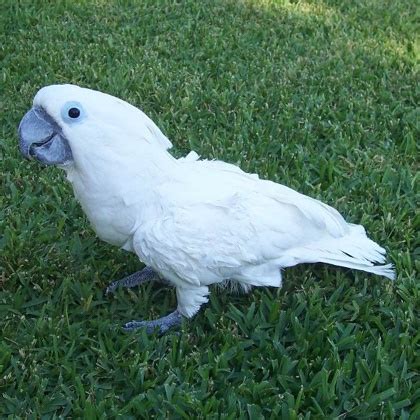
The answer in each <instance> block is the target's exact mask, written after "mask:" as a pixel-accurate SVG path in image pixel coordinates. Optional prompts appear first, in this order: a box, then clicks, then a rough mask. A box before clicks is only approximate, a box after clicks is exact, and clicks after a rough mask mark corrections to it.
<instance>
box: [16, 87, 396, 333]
mask: <svg viewBox="0 0 420 420" xmlns="http://www.w3.org/2000/svg"><path fill="white" fill-rule="evenodd" d="M18 137H19V148H20V151H21V153H22V155H23V156H24V157H25V158H28V159H31V160H36V161H38V162H40V163H42V164H44V165H56V166H57V167H59V168H61V169H63V170H64V171H65V173H66V176H67V180H68V181H69V182H70V184H71V185H72V187H73V191H74V195H75V197H76V199H77V200H78V201H79V203H80V205H81V207H82V209H83V211H84V213H85V214H86V216H87V218H88V219H89V221H90V223H91V225H92V227H93V229H94V230H95V232H96V234H97V235H98V237H99V238H100V239H102V240H104V241H106V242H108V243H110V244H113V245H116V246H118V247H120V248H122V249H124V250H126V251H129V252H132V253H135V254H136V255H137V257H138V258H139V260H140V261H141V262H142V263H144V264H145V268H144V269H143V270H141V271H139V272H136V273H134V274H132V275H130V276H128V277H125V278H123V279H120V280H117V281H114V282H112V283H111V284H110V285H109V286H108V288H107V293H113V292H114V291H115V290H116V289H117V288H118V287H134V286H137V285H139V284H142V283H144V282H147V281H155V280H156V281H159V280H160V281H164V282H167V283H169V284H170V285H172V286H174V287H175V290H176V298H177V308H176V309H175V310H174V311H173V312H171V313H169V314H168V315H166V316H163V317H161V318H158V319H153V320H133V321H130V322H127V323H125V325H124V326H123V328H124V329H125V330H127V331H132V330H136V329H138V328H144V329H145V330H146V332H147V333H153V332H158V333H161V334H163V333H166V332H167V331H168V330H169V329H171V328H174V327H179V326H180V325H181V323H182V321H183V319H184V318H191V317H193V316H194V315H195V314H196V313H197V312H198V311H199V309H200V307H201V306H202V305H203V304H205V303H206V302H208V298H209V293H210V292H209V287H210V286H211V285H214V284H221V285H222V284H226V283H227V282H230V283H233V284H236V285H237V286H238V287H239V288H240V289H243V290H244V291H245V292H247V291H249V290H250V289H251V288H252V287H254V286H256V287H258V286H271V287H281V286H282V271H283V270H284V269H285V268H288V267H292V266H295V265H297V264H302V263H326V264H331V265H334V266H340V267H346V268H349V269H356V270H362V271H365V272H369V273H374V274H376V275H381V276H384V277H386V278H389V279H391V280H392V279H394V278H395V270H394V267H393V265H392V264H389V263H388V264H386V259H385V255H386V251H385V249H384V248H382V247H381V246H380V245H378V244H377V243H375V242H374V241H372V240H371V239H369V238H368V236H367V235H366V231H365V229H364V227H363V226H361V225H356V224H352V223H347V222H346V221H345V219H344V218H343V216H342V215H341V214H340V213H339V212H338V211H337V210H335V209H334V208H333V207H331V206H329V205H327V204H324V203H322V202H321V201H318V200H316V199H314V198H311V197H308V196H306V195H303V194H301V193H299V192H297V191H295V190H293V189H291V188H288V187H286V186H284V185H281V184H279V183H275V182H273V181H270V180H264V179H260V178H259V176H258V175H256V174H249V173H246V172H244V171H242V170H241V169H240V168H239V167H238V166H236V165H233V164H231V163H226V162H223V161H221V160H206V159H200V158H199V156H198V155H197V153H196V152H194V151H192V152H190V154H189V155H187V156H186V157H185V158H180V159H176V158H175V157H173V156H172V155H171V153H170V152H169V150H170V148H171V147H172V143H171V141H170V140H169V139H168V138H167V137H166V136H165V135H164V134H163V133H162V131H161V130H160V129H159V128H158V127H157V125H156V124H155V123H154V122H153V121H152V120H151V119H150V118H149V117H148V116H147V115H146V114H144V113H143V112H142V111H141V110H140V109H138V108H136V107H135V106H133V105H131V104H129V103H127V102H125V101H123V100H121V99H119V98H116V97H114V96H111V95H108V94H106V93H103V92H100V91H95V90H91V89H88V88H84V87H79V86H76V85H70V84H56V85H49V86H45V87H43V88H41V89H40V90H39V91H38V92H37V93H36V95H35V97H34V99H33V105H32V108H31V109H30V110H29V111H28V112H27V113H26V114H25V115H24V117H23V118H22V120H21V122H20V124H19V127H18Z"/></svg>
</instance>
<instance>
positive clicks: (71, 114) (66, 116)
mask: <svg viewBox="0 0 420 420" xmlns="http://www.w3.org/2000/svg"><path fill="white" fill-rule="evenodd" d="M61 117H62V118H63V120H64V121H65V122H67V123H75V122H79V121H81V120H83V119H84V117H85V112H84V110H83V107H82V105H81V104H80V103H79V102H75V101H70V102H66V103H65V104H64V106H63V108H62V109H61Z"/></svg>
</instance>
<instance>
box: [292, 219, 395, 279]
mask: <svg viewBox="0 0 420 420" xmlns="http://www.w3.org/2000/svg"><path fill="white" fill-rule="evenodd" d="M349 227H350V232H349V234H348V235H345V236H343V237H341V238H331V239H327V240H321V241H319V242H316V243H314V244H311V245H310V246H308V247H305V248H304V249H301V251H303V253H302V254H301V255H300V256H301V257H304V258H305V259H306V261H305V262H323V263H327V264H333V265H337V266H340V267H346V268H353V269H356V270H363V271H367V272H369V273H374V274H377V275H380V276H384V277H387V278H389V279H390V280H395V270H394V266H393V265H392V264H384V263H385V254H386V251H385V249H384V248H382V247H381V246H379V245H378V244H377V243H376V242H374V241H372V240H371V239H369V238H368V237H367V236H366V232H365V229H364V228H363V226H360V225H353V224H349ZM300 262H303V261H300Z"/></svg>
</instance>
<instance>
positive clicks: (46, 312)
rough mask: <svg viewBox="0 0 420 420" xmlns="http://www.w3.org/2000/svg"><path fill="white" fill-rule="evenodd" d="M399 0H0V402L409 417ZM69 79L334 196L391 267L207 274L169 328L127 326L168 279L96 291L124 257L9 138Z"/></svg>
mask: <svg viewBox="0 0 420 420" xmlns="http://www.w3.org/2000/svg"><path fill="white" fill-rule="evenodd" d="M415 3H416V2H413V1H411V0H399V1H398V0H384V1H379V0H377V1H376V0H360V1H340V0H312V1H311V0H302V1H287V0H283V1H281V0H279V1H263V0H261V1H257V0H253V1H251V0H247V1H233V0H226V1H221V0H212V1H210V0H205V1H194V0H186V1H175V0H166V1H161V0H159V1H156V0H147V1H140V0H139V1H130V2H128V1H127V2H126V1H113V2H107V1H100V0H96V1H91V2H88V1H83V2H82V1H75V2H68V5H67V6H64V5H63V4H62V2H54V1H51V2H47V1H19V2H17V1H12V0H5V1H3V2H1V4H0V60H1V61H0V62H1V65H0V76H1V79H0V88H1V96H0V110H1V113H0V130H1V131H0V135H1V139H0V155H1V160H0V174H1V195H0V200H1V206H0V248H1V258H0V418H7V417H8V416H9V418H13V419H15V418H34V419H35V418H41V417H42V418H43V419H44V418H45V419H47V418H54V417H55V418H57V417H59V416H71V417H74V418H78V417H79V418H80V417H84V418H88V419H94V418H104V417H105V415H107V416H110V417H111V418H113V417H115V416H117V414H118V415H120V416H121V418H139V417H153V416H154V417H158V418H162V417H167V418H219V417H220V418H223V419H225V418H229V419H236V418H238V417H240V418H252V419H258V418H263V417H264V418H272V419H277V418H280V417H281V418H284V419H288V418H290V419H295V418H305V419H307V418H308V419H309V418H333V417H338V416H340V415H342V416H343V417H344V416H348V417H349V418H367V417H377V418H378V417H380V418H389V419H391V418H394V417H399V416H401V418H404V419H408V418H412V419H415V418H419V416H420V380H419V368H420V352H419V338H420V333H419V331H420V325H419V309H420V299H419V297H420V291H419V283H418V279H417V273H418V269H419V260H418V259H417V260H416V258H418V250H419V248H418V246H419V244H418V236H417V235H418V232H417V231H416V225H415V214H416V198H417V197H416V188H417V187H418V184H417V185H416V170H417V169H418V166H417V165H418V161H416V153H417V145H416V140H418V139H419V120H420V118H419V112H418V109H417V110H416V106H417V105H418V103H419V81H420V80H419V77H418V73H417V72H418V67H416V66H417V64H416V63H417V60H418V56H419V55H418V51H419V50H418V44H416V42H415V22H414V16H415V12H416V10H415ZM65 82H70V83H76V84H80V85H83V86H86V87H91V88H94V89H98V90H101V91H104V92H108V93H111V94H113V95H115V96H118V97H121V98H123V99H125V100H127V101H129V102H131V103H133V104H135V105H137V106H139V107H140V108H141V109H143V110H144V111H145V112H146V113H147V114H148V115H149V116H150V117H151V118H152V119H153V120H154V121H155V122H156V123H157V124H158V125H159V126H160V127H161V128H162V130H163V131H164V132H165V133H166V134H167V135H168V137H169V138H170V139H171V140H172V141H173V142H174V144H175V145H176V150H175V151H174V153H176V154H178V155H181V154H185V153H186V152H187V151H189V150H191V149H194V150H196V151H197V152H198V153H199V154H200V155H201V156H203V157H206V158H218V159H223V160H226V161H229V162H233V163H237V164H239V165H240V166H241V167H242V168H243V169H244V170H247V171H252V172H257V173H259V174H260V176H261V177H263V178H268V179H272V180H275V181H278V182H281V183H283V184H286V185H288V186H290V187H292V188H295V189H297V190H299V191H300V192H303V193H305V194H308V195H310V196H312V197H316V198H318V199H321V200H322V201H324V202H326V203H328V204H330V205H332V206H334V207H336V208H337V209H338V210H339V211H340V212H341V213H342V214H343V215H344V216H345V217H346V218H347V220H348V221H351V222H354V223H362V224H363V225H364V226H365V227H366V229H367V231H368V233H369V235H370V237H371V238H372V239H374V240H375V241H377V242H378V243H380V244H381V245H383V246H385V247H386V248H387V250H388V251H389V259H390V260H391V261H393V262H394V263H395V266H396V269H397V272H398V278H397V280H396V281H395V283H391V282H390V281H387V280H386V279H383V278H379V277H376V276H373V275H369V274H367V273H363V272H355V271H351V270H346V269H339V268H334V267H332V266H326V265H305V266H299V267H296V268H293V269H288V270H286V271H285V273H284V287H283V289H281V290H276V289H254V290H253V291H252V292H251V293H250V294H249V295H228V294H226V293H222V292H217V290H213V293H212V295H211V299H210V302H209V304H208V305H207V306H206V307H205V308H204V309H203V310H202V311H201V312H200V313H199V314H198V315H197V316H196V317H195V318H194V319H193V320H192V321H191V322H188V323H185V324H184V326H183V329H182V333H181V334H180V335H175V334H168V335H166V336H163V337H157V336H147V335H146V334H145V333H144V332H137V333H132V334H126V333H123V332H122V331H121V330H120V325H121V324H122V323H124V322H126V321H129V320H131V319H142V318H143V319H144V318H145V319H150V318H153V317H157V316H161V315H163V314H166V313H167V312H169V311H170V310H173V309H174V307H175V305H176V300H175V294H174V291H173V290H172V289H168V288H164V287H160V286H157V285H146V286H144V287H141V288H140V289H138V290H131V291H128V290H124V291H119V292H118V293H117V294H116V295H115V296H114V297H111V298H105V297H104V296H103V289H104V287H105V286H106V285H107V284H108V283H109V282H110V281H111V280H115V279H118V278H121V277H123V276H125V275H127V274H130V273H132V272H134V271H135V270H137V269H140V268H141V263H139V261H138V260H137V258H136V257H135V256H134V255H129V254H127V253H126V252H124V251H121V250H118V249H116V248H114V247H112V246H110V245H107V244H105V243H103V242H101V241H99V240H98V239H97V238H96V237H95V234H94V232H93V231H92V229H91V228H90V226H89V224H88V222H87V220H86V219H85V217H84V215H83V213H82V210H81V208H80V207H79V205H78V204H77V203H76V202H75V199H74V197H73V193H72V191H71V188H70V186H69V185H68V184H67V183H66V181H65V180H64V173H62V172H61V171H60V170H58V169H56V168H44V167H42V166H41V165H39V164H37V163H35V162H27V161H24V160H22V158H21V156H20V155H19V152H18V148H17V136H16V127H17V124H18V122H19V121H20V119H21V118H22V116H23V114H24V112H26V110H27V109H29V107H30V104H31V100H32V98H33V96H34V94H35V93H36V91H37V90H38V89H39V88H40V87H42V86H44V85H48V84H52V83H65ZM417 182H418V179H417ZM417 228H418V227H417ZM416 241H417V242H416Z"/></svg>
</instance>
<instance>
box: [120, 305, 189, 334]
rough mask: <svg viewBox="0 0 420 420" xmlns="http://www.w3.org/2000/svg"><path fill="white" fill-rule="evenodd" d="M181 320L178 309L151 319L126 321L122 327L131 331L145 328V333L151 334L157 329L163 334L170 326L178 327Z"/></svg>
mask: <svg viewBox="0 0 420 420" xmlns="http://www.w3.org/2000/svg"><path fill="white" fill-rule="evenodd" d="M181 322H182V315H181V314H180V313H179V311H178V310H176V311H173V312H172V313H170V314H169V315H166V316H163V317H162V318H159V319H154V320H153V321H131V322H127V323H126V324H125V325H124V326H123V329H124V330H125V331H133V330H136V329H138V328H146V332H147V334H151V333H153V332H154V331H156V330H157V331H158V332H159V333H160V334H164V333H165V332H166V331H168V330H169V329H170V328H172V327H179V326H180V325H181Z"/></svg>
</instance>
